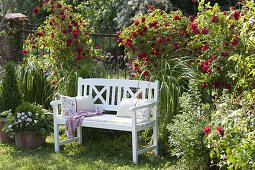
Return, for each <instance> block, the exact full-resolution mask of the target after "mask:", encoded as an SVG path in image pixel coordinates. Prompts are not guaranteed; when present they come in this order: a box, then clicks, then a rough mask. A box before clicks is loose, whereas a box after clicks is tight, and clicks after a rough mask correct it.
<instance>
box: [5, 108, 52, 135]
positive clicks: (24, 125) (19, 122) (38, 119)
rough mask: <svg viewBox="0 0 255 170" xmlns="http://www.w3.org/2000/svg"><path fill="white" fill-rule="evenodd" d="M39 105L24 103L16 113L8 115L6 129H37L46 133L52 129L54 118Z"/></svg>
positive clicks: (12, 130) (23, 130)
mask: <svg viewBox="0 0 255 170" xmlns="http://www.w3.org/2000/svg"><path fill="white" fill-rule="evenodd" d="M46 113H47V110H45V109H42V108H41V106H39V105H33V104H30V103H23V104H21V105H19V106H18V107H17V109H16V112H15V114H14V115H12V114H9V115H8V116H7V124H6V130H7V131H10V132H25V131H36V132H40V133H42V134H44V135H46V134H48V133H50V132H51V130H52V118H51V116H49V115H47V114H46Z"/></svg>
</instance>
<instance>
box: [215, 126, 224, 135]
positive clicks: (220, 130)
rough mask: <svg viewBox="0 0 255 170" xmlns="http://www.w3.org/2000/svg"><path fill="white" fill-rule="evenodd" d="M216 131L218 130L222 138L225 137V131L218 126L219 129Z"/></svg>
mask: <svg viewBox="0 0 255 170" xmlns="http://www.w3.org/2000/svg"><path fill="white" fill-rule="evenodd" d="M216 130H217V132H218V133H219V135H220V136H221V137H223V136H224V130H223V129H222V128H221V127H220V126H217V127H216Z"/></svg>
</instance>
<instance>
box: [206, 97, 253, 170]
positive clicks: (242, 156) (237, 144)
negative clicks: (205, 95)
mask: <svg viewBox="0 0 255 170" xmlns="http://www.w3.org/2000/svg"><path fill="white" fill-rule="evenodd" d="M254 93H255V92H253V94H252V96H253V97H249V93H247V94H246V95H245V96H242V97H240V98H239V99H236V101H235V103H232V102H231V97H232V96H230V98H229V97H228V96H224V98H223V99H224V100H225V101H224V102H223V103H220V104H219V105H218V108H217V111H216V113H213V114H212V121H211V129H213V130H212V131H211V132H210V133H209V134H208V136H207V138H206V142H207V143H208V145H207V146H208V149H210V150H211V153H210V156H211V159H212V160H214V164H216V165H218V166H219V167H227V168H228V169H254V168H255V116H254V113H255V107H254V102H255V98H254Z"/></svg>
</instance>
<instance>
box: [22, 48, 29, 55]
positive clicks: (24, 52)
mask: <svg viewBox="0 0 255 170" xmlns="http://www.w3.org/2000/svg"><path fill="white" fill-rule="evenodd" d="M28 52H29V51H28V49H24V50H22V51H21V53H22V54H27V53H28Z"/></svg>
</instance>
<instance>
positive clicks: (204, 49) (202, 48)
mask: <svg viewBox="0 0 255 170" xmlns="http://www.w3.org/2000/svg"><path fill="white" fill-rule="evenodd" d="M207 49H208V43H206V44H205V45H204V46H202V47H201V48H200V50H201V51H206V50H207Z"/></svg>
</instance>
